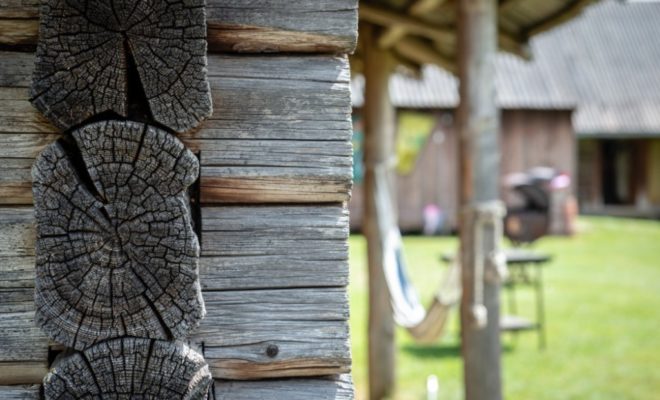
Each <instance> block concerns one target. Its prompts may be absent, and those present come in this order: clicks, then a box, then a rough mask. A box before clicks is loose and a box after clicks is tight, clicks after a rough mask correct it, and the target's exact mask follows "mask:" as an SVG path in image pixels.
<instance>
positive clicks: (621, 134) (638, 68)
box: [350, 0, 660, 233]
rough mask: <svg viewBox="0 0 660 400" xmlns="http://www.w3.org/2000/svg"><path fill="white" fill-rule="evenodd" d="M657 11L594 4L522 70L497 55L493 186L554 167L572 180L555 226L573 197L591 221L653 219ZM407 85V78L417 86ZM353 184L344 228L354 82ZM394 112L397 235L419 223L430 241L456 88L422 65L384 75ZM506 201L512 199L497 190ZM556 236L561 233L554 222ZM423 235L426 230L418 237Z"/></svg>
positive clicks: (450, 156) (659, 78) (451, 162)
mask: <svg viewBox="0 0 660 400" xmlns="http://www.w3.org/2000/svg"><path fill="white" fill-rule="evenodd" d="M658 21H660V3H657V2H622V1H614V0H609V1H603V2H600V3H599V4H596V5H594V6H592V7H589V8H587V9H586V10H585V12H584V13H583V14H581V15H580V16H578V17H576V18H575V19H574V20H572V21H569V22H567V23H565V24H563V25H561V26H559V27H558V28H555V29H553V30H551V31H548V32H546V33H543V34H540V35H538V36H536V37H535V38H533V39H532V40H531V42H530V49H529V50H530V51H529V53H530V54H531V55H532V57H531V59H530V60H528V61H525V60H522V59H520V58H519V57H516V56H513V55H510V54H505V53H500V55H499V56H498V60H497V74H496V75H497V99H498V103H499V106H500V107H501V113H502V114H501V130H500V138H501V148H502V154H506V155H507V156H506V157H504V158H503V159H502V163H501V184H502V187H503V188H504V183H505V177H506V176H508V175H509V174H511V173H516V172H524V171H527V170H529V169H530V168H533V167H539V166H545V167H552V168H554V169H556V170H557V171H560V172H562V173H565V174H567V175H568V176H570V177H571V182H572V183H571V186H570V189H569V194H570V195H572V196H561V197H560V198H561V199H562V200H561V201H562V202H563V203H562V204H555V205H554V207H555V208H556V210H558V211H557V212H556V213H555V215H556V218H555V219H561V218H564V217H565V216H564V214H565V213H566V212H570V208H571V203H570V202H571V198H572V197H573V198H577V199H578V201H579V207H580V211H581V212H583V213H591V214H607V215H622V216H635V217H648V218H659V217H660V113H658V112H657V110H658V109H660V75H659V74H657V71H658V64H657V62H656V60H658V59H660V40H657V37H658V35H657V33H658V31H659V29H660V25H659V23H658ZM415 75H417V76H415ZM352 86H353V99H352V100H353V106H354V127H355V138H354V147H355V150H356V151H355V160H354V161H355V171H354V174H355V176H354V178H355V186H354V189H353V197H352V200H351V203H350V209H351V227H352V228H353V229H358V228H359V227H360V225H361V216H362V209H361V207H362V203H363V202H362V192H361V185H360V183H361V179H362V168H361V157H362V152H361V140H362V126H361V122H362V121H361V115H360V108H361V106H362V103H363V97H362V94H363V89H364V87H363V86H364V80H363V77H362V76H360V75H356V76H355V78H354V79H353V82H352ZM390 96H391V98H392V101H393V103H394V105H395V106H396V107H397V118H398V132H397V144H396V151H397V160H396V162H397V171H398V181H397V191H398V196H397V197H398V211H399V225H400V227H401V229H402V230H404V231H422V230H423V227H424V221H425V214H426V219H427V222H428V218H429V217H432V218H434V219H436V220H439V221H440V222H439V224H440V225H441V226H440V231H444V232H449V231H452V230H454V229H455V228H456V227H457V204H458V198H457V193H458V182H457V180H456V179H457V178H456V177H457V176H458V173H457V138H456V131H455V127H454V110H455V108H456V106H457V104H458V81H457V79H456V78H455V77H454V76H453V75H452V74H451V73H449V72H446V71H445V70H443V69H440V68H439V67H436V66H430V65H427V66H425V67H423V68H422V69H421V70H420V71H413V72H411V71H402V72H400V73H398V74H396V75H395V76H393V77H392V79H391V82H390ZM502 196H503V197H504V199H505V200H506V201H507V202H509V203H511V202H515V199H514V198H513V197H511V195H510V192H509V191H505V190H504V189H502ZM551 226H552V227H553V228H552V231H553V232H554V233H567V232H568V231H570V227H569V226H568V225H567V224H564V223H558V222H557V221H553V223H552V225H551ZM427 229H428V227H427Z"/></svg>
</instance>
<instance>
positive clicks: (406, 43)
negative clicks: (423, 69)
mask: <svg viewBox="0 0 660 400" xmlns="http://www.w3.org/2000/svg"><path fill="white" fill-rule="evenodd" d="M394 50H396V52H397V53H398V54H400V55H401V56H403V57H405V58H407V59H409V60H412V61H414V62H416V63H418V64H420V65H423V64H435V65H438V66H440V67H442V68H444V69H446V70H447V71H449V72H451V73H453V74H456V63H455V62H454V60H453V59H451V58H450V57H447V56H445V55H443V54H442V53H440V52H439V51H438V50H437V49H435V48H433V47H432V46H430V45H429V44H427V43H426V42H424V41H423V40H422V39H418V38H413V37H406V38H403V39H401V40H399V41H398V42H397V43H396V44H395V46H394Z"/></svg>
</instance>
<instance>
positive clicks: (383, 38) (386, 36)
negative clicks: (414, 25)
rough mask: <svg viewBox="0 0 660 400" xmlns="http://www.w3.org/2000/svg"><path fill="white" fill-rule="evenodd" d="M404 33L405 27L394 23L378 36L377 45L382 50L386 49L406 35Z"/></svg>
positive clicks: (406, 31) (405, 31) (405, 32)
mask: <svg viewBox="0 0 660 400" xmlns="http://www.w3.org/2000/svg"><path fill="white" fill-rule="evenodd" d="M406 34H408V30H407V29H406V28H404V27H403V26H400V25H395V26H393V27H391V28H388V29H387V30H386V31H385V32H383V33H382V34H381V35H380V37H379V38H378V46H379V47H380V48H381V49H383V50H387V49H389V48H390V47H392V46H394V45H395V44H396V42H398V41H399V40H401V39H402V38H403V37H404V36H406Z"/></svg>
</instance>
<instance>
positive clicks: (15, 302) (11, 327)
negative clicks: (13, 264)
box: [0, 213, 48, 398]
mask: <svg viewBox="0 0 660 400" xmlns="http://www.w3.org/2000/svg"><path fill="white" fill-rule="evenodd" d="M3 214H5V213H3ZM19 214H20V213H19ZM23 214H26V213H23ZM3 216H4V215H3ZM24 217H25V219H27V218H28V217H29V216H28V215H24ZM0 230H1V231H2V233H3V234H4V233H5V232H7V229H6V228H5V227H2V228H0ZM23 230H24V231H26V230H25V229H24V228H23ZM30 231H32V232H33V230H30ZM2 237H4V235H2ZM5 240H9V241H11V238H6V239H5ZM3 242H5V241H3ZM15 242H17V243H18V242H20V239H18V240H15ZM5 243H6V242H5ZM5 243H3V244H5ZM8 244H11V243H8ZM3 247H4V246H3ZM11 251H12V250H6V249H2V253H3V254H6V253H8V252H11ZM20 252H21V251H20V249H17V250H16V253H20ZM22 258H23V259H28V260H29V259H32V257H30V256H23V257H22ZM2 268H3V266H2V265H0V269H2ZM31 275H32V280H33V281H34V271H32V274H31ZM0 276H3V275H0ZM33 297H34V291H33V290H32V289H26V288H3V289H1V290H0V298H1V299H2V301H0V371H2V372H0V384H25V383H38V382H39V381H40V380H41V379H42V378H43V376H44V374H45V373H46V371H47V369H48V338H47V337H46V335H45V334H44V333H43V332H42V331H41V329H39V328H38V327H37V326H36V325H35V323H34V301H33ZM0 398H2V397H0Z"/></svg>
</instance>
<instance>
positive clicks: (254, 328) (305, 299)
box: [192, 288, 351, 379]
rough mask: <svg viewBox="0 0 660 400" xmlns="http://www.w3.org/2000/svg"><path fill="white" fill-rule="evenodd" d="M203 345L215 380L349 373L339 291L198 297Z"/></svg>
mask: <svg viewBox="0 0 660 400" xmlns="http://www.w3.org/2000/svg"><path fill="white" fill-rule="evenodd" d="M204 298H205V300H206V306H207V309H208V314H207V316H206V318H205V319H204V321H203V322H202V324H201V326H200V328H199V330H198V331H197V332H196V333H195V334H194V335H193V337H192V340H193V341H194V342H196V343H203V346H202V347H203V348H204V357H205V358H206V360H207V361H208V363H209V366H210V368H211V372H212V373H213V376H214V377H215V378H224V379H263V378H278V377H300V376H319V375H329V374H338V373H345V372H349V371H350V365H351V359H350V344H349V336H348V301H347V297H346V290H345V289H344V288H325V289H318V288H312V289H281V290H251V291H211V292H208V291H207V292H204Z"/></svg>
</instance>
